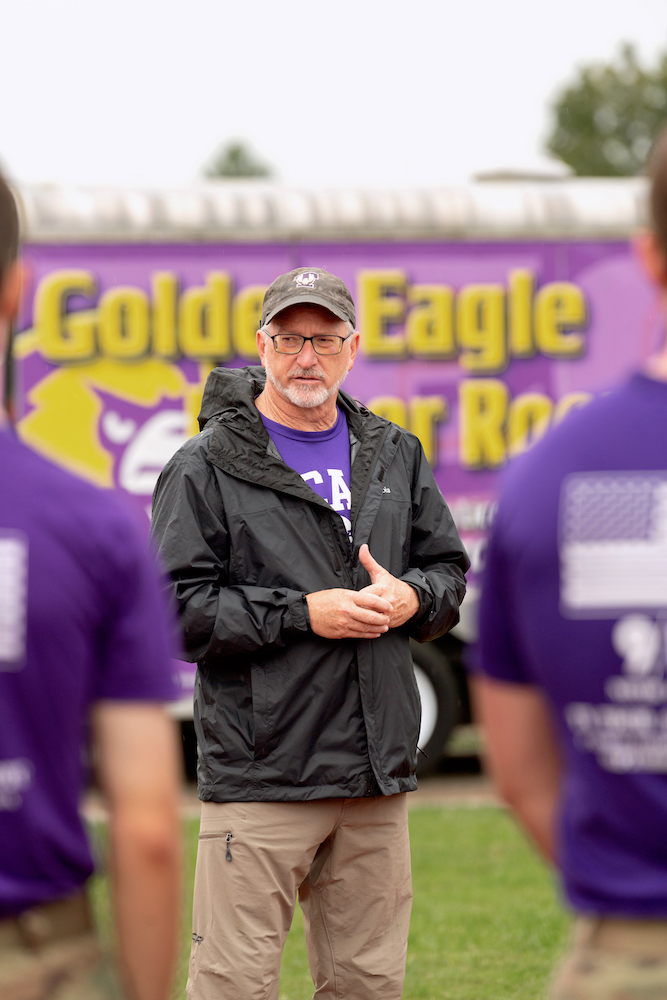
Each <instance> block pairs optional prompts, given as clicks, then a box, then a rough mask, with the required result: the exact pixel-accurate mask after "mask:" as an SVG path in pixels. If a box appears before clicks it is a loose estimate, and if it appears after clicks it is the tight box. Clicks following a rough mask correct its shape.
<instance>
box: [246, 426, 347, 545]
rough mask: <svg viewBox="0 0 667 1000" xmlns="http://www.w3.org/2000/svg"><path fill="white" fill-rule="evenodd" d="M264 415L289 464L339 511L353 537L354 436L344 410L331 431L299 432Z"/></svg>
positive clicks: (278, 447) (268, 428)
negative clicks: (351, 489)
mask: <svg viewBox="0 0 667 1000" xmlns="http://www.w3.org/2000/svg"><path fill="white" fill-rule="evenodd" d="M260 416H261V417H262V423H263V424H264V426H265V427H266V429H267V431H268V432H269V436H270V438H271V440H272V441H273V443H274V444H275V446H276V448H277V449H278V451H279V452H280V457H281V458H282V460H283V462H284V463H285V465H289V466H290V468H292V469H294V470H295V471H296V472H298V473H299V475H300V476H301V478H302V479H303V480H304V481H305V482H307V483H308V485H309V486H310V487H312V489H314V490H315V492H316V493H318V494H319V495H320V496H321V497H322V499H323V500H326V501H327V503H329V504H330V505H331V507H332V508H333V509H334V510H336V511H338V513H339V514H340V516H341V517H342V519H343V523H344V524H345V527H346V529H347V533H348V535H349V536H350V538H351V537H352V534H351V533H352V525H351V523H350V435H349V432H348V429H347V420H346V419H345V414H344V413H343V411H342V410H341V409H339V410H338V418H337V420H336V423H335V424H334V425H333V427H331V428H329V430H327V431H297V430H294V429H293V428H292V427H285V425H284V424H278V423H276V421H275V420H269V419H268V417H265V416H263V415H262V414H261V413H260Z"/></svg>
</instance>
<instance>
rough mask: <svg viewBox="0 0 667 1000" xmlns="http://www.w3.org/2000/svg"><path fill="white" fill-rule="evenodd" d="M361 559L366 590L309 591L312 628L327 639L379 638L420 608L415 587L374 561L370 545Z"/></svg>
mask: <svg viewBox="0 0 667 1000" xmlns="http://www.w3.org/2000/svg"><path fill="white" fill-rule="evenodd" d="M359 562H360V563H361V565H362V566H364V567H365V569H366V570H367V572H368V575H369V576H370V578H371V583H370V586H368V587H364V589H363V590H343V589H342V588H340V589H338V588H334V589H332V590H318V591H315V593H313V594H306V602H307V604H308V612H309V615H310V627H311V628H312V630H313V632H315V634H316V635H321V636H323V637H324V638H325V639H377V638H379V636H381V635H382V634H383V632H387V631H388V630H389V629H390V628H398V626H399V625H403V624H404V623H405V622H407V621H409V620H410V618H412V617H413V616H414V615H416V613H417V611H418V610H419V597H418V596H417V591H416V590H415V589H414V587H411V586H410V584H409V583H404V582H403V580H398V579H397V578H396V577H395V576H392V575H391V573H388V572H387V570H386V569H383V568H382V566H380V564H379V563H378V562H376V561H375V559H374V558H373V556H372V555H371V553H370V550H369V548H368V546H367V545H362V546H361V548H360V549H359Z"/></svg>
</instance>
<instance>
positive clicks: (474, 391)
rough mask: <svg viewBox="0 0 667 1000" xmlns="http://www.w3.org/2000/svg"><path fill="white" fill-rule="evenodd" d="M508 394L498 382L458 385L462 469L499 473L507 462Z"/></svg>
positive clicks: (482, 380) (466, 381) (488, 380)
mask: <svg viewBox="0 0 667 1000" xmlns="http://www.w3.org/2000/svg"><path fill="white" fill-rule="evenodd" d="M508 401H509V391H508V389H507V386H506V385H505V383H504V382H501V381H500V379H495V378H480V379H463V381H462V382H461V383H460V384H459V425H460V452H461V465H462V466H463V467H464V468H466V469H496V468H498V466H500V465H503V463H504V462H505V458H506V455H505V436H504V429H505V418H506V416H507V405H508Z"/></svg>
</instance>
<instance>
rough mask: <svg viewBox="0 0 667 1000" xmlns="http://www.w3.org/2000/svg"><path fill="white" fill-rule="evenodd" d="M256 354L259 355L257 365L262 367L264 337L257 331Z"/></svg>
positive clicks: (264, 347)
mask: <svg viewBox="0 0 667 1000" xmlns="http://www.w3.org/2000/svg"><path fill="white" fill-rule="evenodd" d="M257 352H258V354H259V363H260V365H262V367H266V366H265V365H264V358H265V357H266V337H265V336H264V334H263V333H262V331H261V330H258V331H257Z"/></svg>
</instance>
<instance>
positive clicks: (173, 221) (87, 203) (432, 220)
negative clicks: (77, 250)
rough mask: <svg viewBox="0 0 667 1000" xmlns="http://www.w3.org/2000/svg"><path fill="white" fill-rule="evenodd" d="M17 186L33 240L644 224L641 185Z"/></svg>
mask: <svg viewBox="0 0 667 1000" xmlns="http://www.w3.org/2000/svg"><path fill="white" fill-rule="evenodd" d="M18 193H19V195H20V199H21V201H22V204H23V215H24V237H25V239H26V241H27V242H32V243H56V242H112V243H124V242H182V241H185V242H188V241H192V242H199V241H202V240H203V241H209V242H229V241H231V242H260V241H262V242H263V241H267V240H269V241H276V242H277V241H284V240H299V241H306V240H307V241H328V242H331V241H338V240H354V241H360V240H388V241H397V240H415V239H416V240H450V239H451V240H479V239H491V240H493V239H523V240H535V239H555V238H558V237H567V238H570V239H572V238H574V239H583V238H599V239H616V238H625V237H627V236H628V235H629V234H630V233H632V231H633V230H634V229H635V228H636V227H637V226H638V225H640V224H641V223H642V222H643V221H644V213H645V202H646V193H647V182H646V180H645V179H644V178H575V179H571V178H568V179H566V180H553V181H487V182H482V181H478V182H472V183H469V184H459V185H449V186H443V187H438V188H423V189H418V188H415V189H405V190H394V191H391V190H338V191H336V190H329V191H318V190H306V189H296V188H289V187H284V186H282V185H280V184H270V183H266V182H257V181H252V182H248V181H214V182H207V183H201V184H198V185H196V186H193V187H190V188H181V189H175V190H159V189H154V190H129V189H123V188H83V187H59V186H55V185H54V186H52V185H43V186H37V185H32V186H31V185H22V186H20V187H19V188H18Z"/></svg>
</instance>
